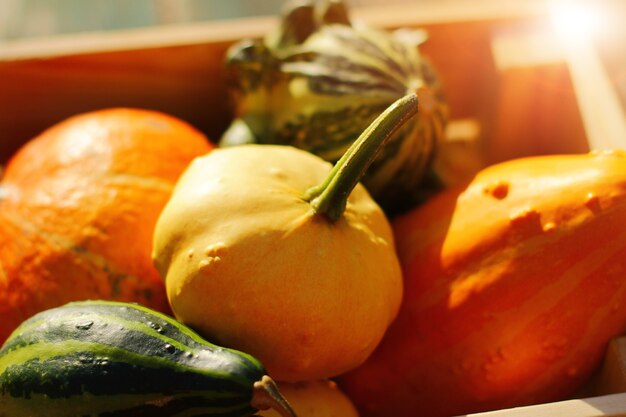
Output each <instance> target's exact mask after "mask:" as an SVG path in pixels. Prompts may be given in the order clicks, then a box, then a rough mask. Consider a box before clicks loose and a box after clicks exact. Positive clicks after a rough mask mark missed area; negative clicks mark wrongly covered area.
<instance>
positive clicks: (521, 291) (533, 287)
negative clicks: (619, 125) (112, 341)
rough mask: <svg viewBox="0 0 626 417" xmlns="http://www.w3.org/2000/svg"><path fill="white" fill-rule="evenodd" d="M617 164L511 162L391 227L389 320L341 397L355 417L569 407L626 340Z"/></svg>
mask: <svg viewBox="0 0 626 417" xmlns="http://www.w3.org/2000/svg"><path fill="white" fill-rule="evenodd" d="M625 222H626V152H624V151H613V152H608V151H607V152H593V153H590V154H586V155H551V156H542V157H533V158H523V159H518V160H512V161H508V162H504V163H501V164H497V165H493V166H491V167H488V168H486V169H484V170H483V171H481V172H480V173H479V174H478V175H477V176H476V177H475V178H474V179H473V180H472V182H471V183H470V184H469V185H468V186H467V187H462V188H461V189H455V190H448V191H445V192H443V193H441V194H439V195H438V196H436V197H435V198H433V199H431V200H430V201H429V202H428V203H426V204H425V205H424V206H422V207H421V208H419V209H416V210H413V211H412V212H410V213H408V214H406V215H404V216H401V217H399V218H397V219H395V220H394V222H393V227H394V232H395V238H396V243H397V250H398V256H399V258H400V261H401V264H402V267H403V271H404V283H405V287H404V291H405V293H404V300H403V304H402V308H401V311H400V313H399V314H398V318H397V319H396V320H395V321H394V323H393V324H392V326H390V328H389V330H388V332H387V333H386V335H385V338H384V339H383V341H382V342H381V344H380V346H379V347H378V348H377V349H376V351H375V352H374V354H372V355H371V356H370V357H369V358H368V360H367V361H366V363H365V364H364V365H363V366H361V367H359V368H357V369H356V370H354V371H352V372H350V373H348V374H347V375H344V376H342V377H341V379H340V380H339V383H340V386H341V387H342V388H343V389H344V390H345V391H346V393H348V395H349V396H350V398H351V399H352V400H353V401H354V402H355V404H356V405H357V407H358V408H359V411H360V412H361V415H363V416H364V417H365V416H367V417H386V416H422V415H424V416H426V415H427V416H429V417H435V416H441V417H443V416H451V415H461V414H463V415H464V414H466V413H473V412H478V411H486V410H495V409H502V408H510V407H516V406H520V405H525V404H529V403H542V402H551V401H557V400H560V399H563V398H566V397H567V396H569V395H572V393H573V392H574V391H575V390H576V389H577V388H579V387H580V386H581V384H582V383H583V382H584V381H586V380H587V379H588V378H589V376H590V374H591V373H592V372H593V371H594V369H596V368H597V366H598V365H599V363H600V361H601V359H602V355H603V354H604V352H605V351H606V346H607V344H608V342H609V340H610V339H611V338H612V337H615V336H617V335H620V334H623V332H624V330H626V308H624V306H625V305H626V281H625V280H624V271H625V270H626V229H625V228H624V224H625Z"/></svg>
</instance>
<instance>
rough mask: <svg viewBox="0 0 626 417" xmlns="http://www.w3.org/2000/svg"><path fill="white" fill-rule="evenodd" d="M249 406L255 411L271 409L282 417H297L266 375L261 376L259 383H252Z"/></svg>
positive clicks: (274, 383)
mask: <svg viewBox="0 0 626 417" xmlns="http://www.w3.org/2000/svg"><path fill="white" fill-rule="evenodd" d="M250 405H252V407H254V408H256V409H257V410H267V409H268V408H273V409H274V410H276V411H278V413H279V414H280V415H281V416H282V417H298V416H297V415H296V412H295V411H294V410H293V408H291V405H289V402H287V400H286V399H285V397H283V396H282V394H281V393H280V391H279V390H278V386H277V385H276V382H274V380H273V379H272V378H270V377H269V376H267V375H263V377H262V378H261V380H260V381H257V382H255V383H254V387H253V394H252V401H251V402H250Z"/></svg>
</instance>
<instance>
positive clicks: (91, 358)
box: [0, 301, 291, 417]
mask: <svg viewBox="0 0 626 417" xmlns="http://www.w3.org/2000/svg"><path fill="white" fill-rule="evenodd" d="M264 374H265V369H264V368H263V366H262V365H261V363H260V362H259V361H258V360H256V359H255V358H254V357H252V356H250V355H248V354H245V353H242V352H238V351H234V350H231V349H225V348H222V347H219V346H215V345H213V344H210V343H208V342H206V341H204V340H203V339H202V338H200V336H198V335H197V334H195V333H194V332H193V331H192V330H190V329H189V328H187V327H185V326H183V325H182V324H180V323H178V322H177V321H175V320H174V319H172V318H171V317H168V316H165V315H163V314H160V313H157V312H155V311H152V310H150V309H147V308H145V307H142V306H139V305H136V304H128V303H119V302H109V301H86V302H75V303H70V304H67V305H66V306H63V307H59V308H55V309H51V310H48V311H45V312H42V313H39V314H37V315H35V316H33V317H32V318H30V319H29V320H27V321H25V322H24V323H22V325H21V326H20V327H18V328H17V329H16V330H15V332H14V333H13V334H12V335H11V337H9V339H8V340H7V341H6V343H5V344H4V346H3V347H2V349H0V410H7V411H6V413H7V414H6V416H11V417H19V416H50V417H52V416H74V415H95V416H107V415H110V416H114V415H133V416H142V415H145V416H160V415H164V416H165V415H167V416H174V415H178V413H180V414H181V415H185V416H193V415H196V416H249V415H252V414H254V412H255V411H256V410H257V408H258V407H255V404H253V403H254V400H253V397H254V396H255V393H256V392H257V391H258V388H255V383H258V382H259V381H262V380H264ZM265 378H267V377H265ZM257 385H258V384H257ZM277 401H279V402H280V401H282V399H281V398H280V397H279V398H278V399H277ZM285 413H287V414H284V415H291V414H288V412H285ZM0 416H2V414H0Z"/></svg>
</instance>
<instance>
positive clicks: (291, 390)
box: [257, 380, 359, 417]
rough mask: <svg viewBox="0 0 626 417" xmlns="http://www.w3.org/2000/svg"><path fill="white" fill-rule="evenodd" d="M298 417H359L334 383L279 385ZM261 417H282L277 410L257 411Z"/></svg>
mask: <svg viewBox="0 0 626 417" xmlns="http://www.w3.org/2000/svg"><path fill="white" fill-rule="evenodd" d="M278 388H280V393H281V394H282V395H283V396H284V397H285V399H286V400H287V401H289V404H290V405H291V407H293V411H294V412H295V413H296V414H297V415H298V417H359V413H358V411H357V409H356V407H355V406H354V404H352V401H351V400H350V398H348V396H347V395H346V394H344V393H343V391H341V389H339V387H337V384H335V383H334V382H333V381H330V380H320V381H304V382H295V383H286V382H281V383H279V384H278ZM257 415H258V416H259V417H280V414H279V412H278V411H276V410H275V409H272V408H269V409H267V410H259V411H257Z"/></svg>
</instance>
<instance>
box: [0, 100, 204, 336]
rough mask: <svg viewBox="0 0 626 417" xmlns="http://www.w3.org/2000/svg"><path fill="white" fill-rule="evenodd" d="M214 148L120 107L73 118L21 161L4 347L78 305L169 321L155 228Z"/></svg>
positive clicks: (1, 277) (9, 200)
mask: <svg viewBox="0 0 626 417" xmlns="http://www.w3.org/2000/svg"><path fill="white" fill-rule="evenodd" d="M212 146H213V145H212V144H211V143H210V142H209V141H208V140H207V138H206V137H205V136H204V135H203V134H202V133H200V132H199V131H197V130H195V129H194V128H193V127H191V126H189V125H188V124H187V123H185V122H183V121H181V120H178V119H176V118H173V117H170V116H167V115H165V114H162V113H158V112H154V111H147V110H138V109H124V108H116V109H107V110H99V111H94V112H91V113H85V114H82V115H77V116H74V117H72V118H69V119H67V120H65V121H63V122H61V123H59V124H57V125H55V126H53V127H51V128H50V129H48V130H46V131H45V132H43V133H42V134H41V135H39V136H38V137H36V138H34V139H33V140H31V141H30V142H28V143H27V144H25V145H24V146H23V147H22V148H21V149H20V150H19V151H18V152H16V154H15V155H14V156H13V158H11V160H10V161H9V162H8V164H7V166H6V170H5V172H4V176H3V178H2V182H0V317H2V320H1V321H0V343H2V342H3V341H4V340H5V339H6V338H7V337H8V336H9V334H10V333H11V331H12V330H13V329H14V328H16V327H17V326H18V325H19V323H21V322H22V321H23V320H25V319H26V318H28V317H30V316H32V315H33V314H35V313H37V312H39V311H43V310H45V309H48V308H51V307H55V306H59V305H62V304H65V303H67V302H69V301H73V300H81V299H96V298H97V299H112V300H119V301H135V302H140V303H142V304H144V305H146V306H148V307H152V308H155V309H158V310H160V311H164V312H168V311H169V306H168V303H167V298H166V295H165V288H164V284H163V282H162V280H161V278H160V277H159V274H158V272H157V271H156V269H155V268H154V266H153V265H152V261H151V258H150V251H151V242H152V232H153V228H154V224H155V223H156V219H157V216H158V215H159V213H160V211H161V209H162V208H163V206H164V205H165V203H166V201H167V199H168V198H169V196H170V194H171V192H172V189H173V187H174V184H175V181H176V180H177V179H178V176H179V175H180V174H181V172H182V171H183V169H184V168H186V166H187V165H188V163H189V162H190V161H191V160H192V159H193V158H195V157H196V156H199V155H202V154H205V153H207V152H209V151H210V150H211V149H212Z"/></svg>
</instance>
